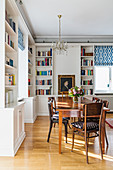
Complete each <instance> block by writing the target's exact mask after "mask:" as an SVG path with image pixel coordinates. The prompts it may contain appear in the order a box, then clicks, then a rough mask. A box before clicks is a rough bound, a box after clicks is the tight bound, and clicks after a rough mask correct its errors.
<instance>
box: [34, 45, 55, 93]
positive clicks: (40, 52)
mask: <svg viewBox="0 0 113 170" xmlns="http://www.w3.org/2000/svg"><path fill="white" fill-rule="evenodd" d="M35 46H36V57H35V94H36V95H37V96H40V95H45V96H46V95H52V94H53V49H52V48H51V46H50V44H44V43H40V44H39V43H37V44H35Z"/></svg>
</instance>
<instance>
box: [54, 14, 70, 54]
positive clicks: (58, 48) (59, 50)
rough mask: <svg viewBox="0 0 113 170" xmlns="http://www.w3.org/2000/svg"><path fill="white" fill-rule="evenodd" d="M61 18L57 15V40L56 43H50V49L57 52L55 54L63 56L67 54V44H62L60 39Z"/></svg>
mask: <svg viewBox="0 0 113 170" xmlns="http://www.w3.org/2000/svg"><path fill="white" fill-rule="evenodd" d="M61 17H62V15H58V18H59V40H58V41H56V43H52V48H53V49H54V50H55V51H56V52H57V54H64V52H66V54H67V48H68V46H67V42H64V41H63V40H62V39H61Z"/></svg>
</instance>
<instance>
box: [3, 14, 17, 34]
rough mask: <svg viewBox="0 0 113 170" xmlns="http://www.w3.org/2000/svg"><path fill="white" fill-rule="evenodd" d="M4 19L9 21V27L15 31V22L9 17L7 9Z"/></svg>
mask: <svg viewBox="0 0 113 170" xmlns="http://www.w3.org/2000/svg"><path fill="white" fill-rule="evenodd" d="M5 19H6V21H7V22H8V23H9V25H10V26H11V28H12V29H13V31H14V32H16V24H15V22H14V21H13V19H12V18H10V17H9V16H8V15H7V11H5Z"/></svg>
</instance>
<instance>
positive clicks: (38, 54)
mask: <svg viewBox="0 0 113 170" xmlns="http://www.w3.org/2000/svg"><path fill="white" fill-rule="evenodd" d="M36 55H37V56H52V48H50V51H37V53H36Z"/></svg>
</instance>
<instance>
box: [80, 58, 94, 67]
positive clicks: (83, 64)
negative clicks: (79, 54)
mask: <svg viewBox="0 0 113 170" xmlns="http://www.w3.org/2000/svg"><path fill="white" fill-rule="evenodd" d="M81 66H93V60H84V59H82V63H81Z"/></svg>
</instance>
